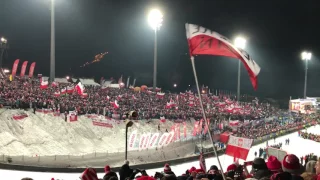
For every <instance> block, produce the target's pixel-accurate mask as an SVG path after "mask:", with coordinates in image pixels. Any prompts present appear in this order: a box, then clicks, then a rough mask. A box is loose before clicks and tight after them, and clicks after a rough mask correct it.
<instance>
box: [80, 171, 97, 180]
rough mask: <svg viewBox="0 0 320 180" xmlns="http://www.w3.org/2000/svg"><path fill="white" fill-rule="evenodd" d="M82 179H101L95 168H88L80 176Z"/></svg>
mask: <svg viewBox="0 0 320 180" xmlns="http://www.w3.org/2000/svg"><path fill="white" fill-rule="evenodd" d="M80 179H81V180H99V179H98V176H97V171H96V170H95V169H93V168H86V169H85V170H84V171H83V173H82V174H81V176H80Z"/></svg>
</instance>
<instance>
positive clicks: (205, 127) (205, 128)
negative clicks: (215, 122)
mask: <svg viewBox="0 0 320 180" xmlns="http://www.w3.org/2000/svg"><path fill="white" fill-rule="evenodd" d="M207 121H208V125H209V126H210V119H207ZM208 129H209V127H208V126H207V123H206V122H204V130H203V134H207V132H208Z"/></svg>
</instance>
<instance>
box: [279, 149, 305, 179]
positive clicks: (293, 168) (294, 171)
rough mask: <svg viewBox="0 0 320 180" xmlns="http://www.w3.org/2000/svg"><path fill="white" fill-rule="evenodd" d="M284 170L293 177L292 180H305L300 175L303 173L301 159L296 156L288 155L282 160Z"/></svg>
mask: <svg viewBox="0 0 320 180" xmlns="http://www.w3.org/2000/svg"><path fill="white" fill-rule="evenodd" d="M282 170H283V171H284V172H288V173H290V174H291V175H292V179H295V180H303V178H302V177H301V176H300V174H301V173H302V172H303V167H302V166H301V164H300V160H299V158H298V157H297V156H296V155H294V154H287V155H286V156H285V157H284V158H283V160H282Z"/></svg>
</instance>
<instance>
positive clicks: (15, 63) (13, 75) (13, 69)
mask: <svg viewBox="0 0 320 180" xmlns="http://www.w3.org/2000/svg"><path fill="white" fill-rule="evenodd" d="M19 61H20V60H19V59H16V60H15V61H14V63H13V66H12V78H14V77H15V76H16V74H17V69H18V65H19Z"/></svg>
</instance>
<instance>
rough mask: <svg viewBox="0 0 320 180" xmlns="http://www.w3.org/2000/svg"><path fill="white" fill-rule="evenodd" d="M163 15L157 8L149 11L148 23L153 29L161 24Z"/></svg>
mask: <svg viewBox="0 0 320 180" xmlns="http://www.w3.org/2000/svg"><path fill="white" fill-rule="evenodd" d="M162 18H163V15H162V13H161V12H160V11H159V10H158V9H153V10H151V11H150V12H149V15H148V23H149V25H150V26H151V27H152V29H154V30H158V29H160V27H161V26H162V21H163V19H162Z"/></svg>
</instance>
